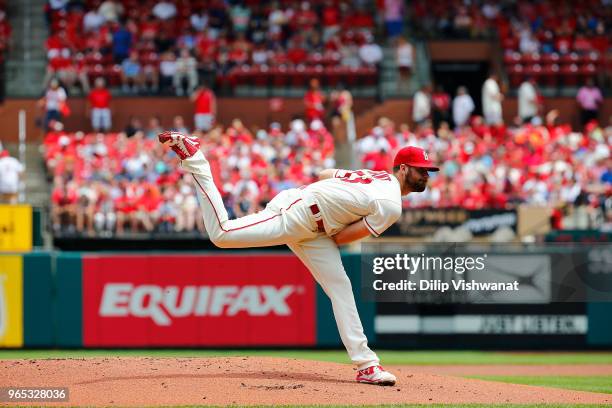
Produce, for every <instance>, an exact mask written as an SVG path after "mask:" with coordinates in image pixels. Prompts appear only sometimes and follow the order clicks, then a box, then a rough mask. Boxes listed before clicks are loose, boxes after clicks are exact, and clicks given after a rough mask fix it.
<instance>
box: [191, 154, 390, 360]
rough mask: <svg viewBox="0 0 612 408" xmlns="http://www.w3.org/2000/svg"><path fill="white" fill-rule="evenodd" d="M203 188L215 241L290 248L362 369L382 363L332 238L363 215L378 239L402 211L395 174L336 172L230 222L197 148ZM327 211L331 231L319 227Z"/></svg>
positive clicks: (194, 166)
mask: <svg viewBox="0 0 612 408" xmlns="http://www.w3.org/2000/svg"><path fill="white" fill-rule="evenodd" d="M182 166H183V168H184V169H185V170H187V171H188V172H190V173H192V174H193V177H194V179H195V182H196V185H197V191H198V197H199V201H200V207H201V208H202V213H203V215H204V224H205V225H206V231H207V232H208V235H209V237H210V239H211V240H212V241H213V243H214V244H215V245H217V246H218V247H221V248H248V247H263V246H273V245H283V244H285V245H287V246H288V247H289V248H290V249H291V250H292V251H293V252H294V253H295V254H296V255H297V256H298V257H299V258H300V260H302V262H303V263H304V264H305V265H306V266H307V267H308V269H309V270H310V272H311V273H312V275H313V277H314V278H315V279H316V281H317V282H319V284H320V285H321V287H322V288H323V290H324V291H325V293H326V294H327V296H329V298H330V300H331V303H332V308H333V311H334V317H335V318H336V323H337V325H338V331H339V332H340V337H341V339H342V342H343V344H344V346H345V347H346V349H347V351H348V354H349V357H350V358H351V360H352V361H353V362H354V363H355V364H357V366H358V369H363V368H366V367H369V366H372V365H377V364H378V363H379V359H378V357H377V356H376V353H374V352H373V351H372V350H371V349H370V348H369V347H368V341H367V339H366V337H365V335H364V333H363V327H362V325H361V320H360V319H359V314H358V313H357V307H356V305H355V299H354V297H353V292H352V288H351V282H350V280H349V278H348V276H347V275H346V272H345V271H344V267H343V266H342V260H341V258H340V251H339V249H338V247H337V245H336V244H335V242H334V241H333V240H332V239H331V238H330V236H331V235H334V234H335V233H337V232H339V231H340V230H342V229H343V228H344V227H346V226H347V225H349V224H352V223H354V222H356V221H358V220H360V219H363V222H364V223H365V225H366V226H367V228H368V230H369V231H370V232H371V233H372V234H373V235H375V236H378V235H380V234H381V233H382V232H383V231H384V230H386V229H387V228H388V227H389V226H391V225H392V224H393V223H395V221H397V219H398V218H399V217H400V215H401V211H402V202H401V191H400V185H399V182H398V180H397V179H396V178H395V176H393V175H391V174H388V173H386V172H374V171H370V170H359V171H348V170H337V171H336V172H335V174H334V177H333V178H329V179H325V180H321V181H318V182H316V183H313V184H310V185H308V186H305V187H302V188H299V189H298V188H294V189H289V190H285V191H282V192H281V193H280V194H278V195H277V196H276V197H274V198H273V199H272V200H271V201H270V202H269V203H268V205H267V206H266V208H265V209H264V210H262V211H260V212H258V213H256V214H251V215H247V216H245V217H242V218H238V219H235V220H229V219H228V215H227V211H226V210H225V207H224V205H223V200H222V199H221V195H220V194H219V191H218V190H217V188H216V186H215V184H214V182H213V177H212V173H211V171H210V165H209V163H208V161H207V160H206V158H205V157H204V154H203V153H202V152H201V151H198V152H197V153H196V154H195V155H193V156H192V157H191V158H188V159H186V160H183V161H182ZM313 204H316V205H317V207H318V208H319V210H320V213H319V214H318V216H321V217H322V220H323V224H324V226H325V232H319V231H318V226H317V220H318V218H317V217H318V216H315V215H314V214H313V210H312V209H311V206H312V205H313Z"/></svg>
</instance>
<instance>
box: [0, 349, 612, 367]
mask: <svg viewBox="0 0 612 408" xmlns="http://www.w3.org/2000/svg"><path fill="white" fill-rule="evenodd" d="M377 353H378V356H379V357H380V359H381V361H382V362H383V363H384V364H385V365H399V364H401V365H440V364H450V365H453V364H475V365H480V364H512V365H524V364H527V365H535V364H612V352H581V353H576V352H562V353H559V352H529V353H525V352H486V351H393V350H387V351H385V350H382V351H378V352H377ZM111 356H116V357H160V358H161V357H228V356H271V357H281V358H298V359H304V360H319V361H329V362H335V363H347V364H348V363H349V360H348V357H347V355H346V352H345V351H344V350H174V349H173V350H165V349H164V350H140V349H138V350H136V349H134V350H124V349H120V350H7V349H4V350H0V359H3V360H6V359H24V358H28V359H39V358H87V357H111Z"/></svg>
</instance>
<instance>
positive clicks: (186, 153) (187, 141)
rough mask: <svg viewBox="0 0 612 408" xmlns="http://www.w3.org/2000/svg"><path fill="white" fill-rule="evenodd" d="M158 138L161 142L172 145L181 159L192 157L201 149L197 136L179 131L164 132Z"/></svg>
mask: <svg viewBox="0 0 612 408" xmlns="http://www.w3.org/2000/svg"><path fill="white" fill-rule="evenodd" d="M157 138H158V139H159V142H160V143H162V144H165V145H167V146H170V147H171V148H172V150H174V153H176V154H177V155H178V157H180V158H181V160H185V159H188V158H190V157H191V156H193V155H194V154H196V153H197V151H198V150H199V149H200V141H199V140H198V138H197V137H194V136H187V135H184V134H182V133H179V132H171V131H166V132H162V133H160V134H159V135H158V136H157Z"/></svg>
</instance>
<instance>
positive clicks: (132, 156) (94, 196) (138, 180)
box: [44, 117, 334, 235]
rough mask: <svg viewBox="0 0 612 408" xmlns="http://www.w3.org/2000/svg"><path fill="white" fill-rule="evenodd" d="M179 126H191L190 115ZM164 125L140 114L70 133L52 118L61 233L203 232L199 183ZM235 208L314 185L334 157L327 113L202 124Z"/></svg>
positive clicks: (50, 140)
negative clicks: (265, 124) (307, 119)
mask: <svg viewBox="0 0 612 408" xmlns="http://www.w3.org/2000/svg"><path fill="white" fill-rule="evenodd" d="M173 129H175V130H178V131H183V132H185V131H188V129H186V128H185V126H184V123H183V120H182V118H181V117H177V118H175V121H174V126H173ZM161 131H162V129H161V127H160V123H159V120H158V119H156V118H151V119H150V120H149V121H148V124H147V126H144V127H143V126H142V125H141V122H140V120H138V119H137V118H134V119H133V120H132V121H131V122H130V124H129V125H128V126H127V128H126V129H125V131H123V132H120V133H106V134H105V133H90V134H85V133H83V132H76V133H67V132H64V131H63V125H62V124H61V122H52V123H51V130H50V131H49V132H48V134H47V135H46V137H45V141H44V151H45V153H44V156H45V163H46V166H47V170H48V173H49V176H50V177H51V178H52V179H53V192H52V196H51V201H52V211H51V214H52V222H53V228H54V230H55V232H74V233H79V234H87V235H94V234H101V235H109V234H112V233H116V234H123V233H124V232H162V233H163V232H175V231H178V232H194V231H195V230H199V231H203V228H204V227H203V224H202V218H201V216H200V213H199V207H198V204H197V201H196V195H195V190H194V185H193V183H192V179H191V178H190V177H187V176H185V174H183V172H182V171H181V170H180V167H179V166H178V158H177V157H176V155H175V154H174V153H172V152H171V151H168V150H166V149H164V148H163V147H162V146H161V145H160V144H159V143H157V141H156V136H157V134H158V133H159V132H161ZM195 134H196V135H199V136H200V137H201V140H202V142H203V143H202V149H203V150H204V151H205V153H206V154H207V157H208V158H209V160H210V162H211V167H212V169H213V174H214V176H215V181H216V182H217V183H218V188H219V190H220V191H222V194H223V197H224V201H225V203H226V206H227V209H228V212H229V214H230V216H237V217H240V216H243V215H246V214H248V213H252V212H255V211H258V210H260V209H262V208H263V207H264V206H265V205H266V203H267V202H268V201H269V200H270V199H271V198H272V197H273V196H274V195H275V194H276V193H278V192H279V191H281V190H284V189H287V188H291V187H297V186H300V185H304V184H308V183H311V182H313V181H314V180H316V179H317V174H318V172H319V171H320V170H322V169H324V168H329V167H333V166H334V159H333V157H334V143H333V138H332V136H331V135H330V133H329V132H328V131H327V129H326V128H325V127H324V126H323V123H322V122H321V121H320V120H314V121H312V122H311V123H310V124H308V125H306V124H305V123H304V121H302V120H300V119H296V120H294V121H293V122H291V125H290V127H289V129H286V130H283V129H282V128H281V126H280V125H279V124H278V123H272V124H271V125H270V127H269V129H257V130H255V131H254V132H251V131H250V130H249V129H248V128H247V127H246V126H244V125H243V124H242V122H241V121H240V120H238V119H236V120H234V121H233V122H232V124H231V126H228V127H227V128H223V127H221V126H217V127H214V128H213V129H212V130H211V131H210V132H208V133H207V134H206V135H204V134H203V133H201V132H199V131H196V133H195Z"/></svg>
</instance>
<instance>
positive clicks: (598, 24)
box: [411, 0, 612, 88]
mask: <svg viewBox="0 0 612 408" xmlns="http://www.w3.org/2000/svg"><path fill="white" fill-rule="evenodd" d="M610 10H611V8H610V7H609V4H607V2H605V1H597V0H593V1H579V0H564V1H559V2H557V1H537V2H534V1H528V0H519V1H506V0H478V1H471V2H458V1H452V0H444V1H436V2H434V3H432V2H428V1H425V0H418V1H416V2H413V5H412V15H411V24H413V25H414V26H415V29H416V31H417V33H421V34H422V35H425V36H439V37H446V38H482V37H487V38H493V36H494V35H497V37H498V38H499V41H500V46H501V49H502V50H503V52H504V54H505V55H504V64H505V66H506V69H507V71H508V75H509V79H510V85H511V86H513V87H515V88H518V86H519V85H520V84H521V82H523V80H524V79H525V77H526V76H529V75H531V76H536V77H537V79H539V80H540V81H539V82H541V84H542V85H543V86H548V87H557V86H560V85H561V86H565V87H568V86H572V87H575V86H578V85H580V84H581V83H582V82H584V80H585V79H586V78H589V77H590V78H596V79H597V80H598V81H599V82H600V84H601V85H603V82H606V83H609V82H610V80H611V78H612V57H611V56H610V46H611V45H612V42H611V39H610V26H612V12H611V11H610Z"/></svg>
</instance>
